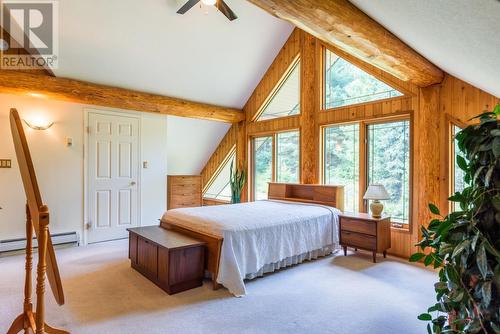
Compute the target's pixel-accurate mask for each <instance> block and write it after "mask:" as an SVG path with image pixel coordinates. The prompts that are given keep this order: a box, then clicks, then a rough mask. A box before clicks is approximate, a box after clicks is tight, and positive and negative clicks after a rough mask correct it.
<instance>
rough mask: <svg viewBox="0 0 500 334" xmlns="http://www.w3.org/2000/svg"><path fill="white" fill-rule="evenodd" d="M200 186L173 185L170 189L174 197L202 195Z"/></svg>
mask: <svg viewBox="0 0 500 334" xmlns="http://www.w3.org/2000/svg"><path fill="white" fill-rule="evenodd" d="M200 189H201V188H200V185H199V184H173V185H172V186H171V187H170V191H171V193H172V195H193V194H199V193H200Z"/></svg>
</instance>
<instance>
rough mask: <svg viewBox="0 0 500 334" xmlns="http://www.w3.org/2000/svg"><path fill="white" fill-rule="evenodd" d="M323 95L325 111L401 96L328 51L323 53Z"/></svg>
mask: <svg viewBox="0 0 500 334" xmlns="http://www.w3.org/2000/svg"><path fill="white" fill-rule="evenodd" d="M324 93H325V96H324V108H325V109H331V108H337V107H344V106H348V105H352V104H358V103H363V102H370V101H377V100H382V99H388V98H391V97H397V96H402V95H403V94H402V93H401V92H399V91H397V90H396V89H394V88H392V87H391V86H389V85H387V84H386V83H384V82H382V81H380V80H378V79H377V78H375V77H374V76H372V75H370V74H368V73H366V72H365V71H363V70H361V69H360V68H358V67H356V66H354V65H353V64H351V63H349V62H347V61H346V60H344V59H342V58H340V57H339V56H337V55H336V54H334V53H333V52H331V51H329V50H326V53H325V92H324Z"/></svg>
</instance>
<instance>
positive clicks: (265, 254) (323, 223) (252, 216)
mask: <svg viewBox="0 0 500 334" xmlns="http://www.w3.org/2000/svg"><path fill="white" fill-rule="evenodd" d="M339 213H340V211H339V210H337V209H335V208H332V207H328V206H322V205H316V204H305V203H296V202H286V201H271V200H269V201H256V202H249V203H241V204H233V205H216V206H206V207H199V208H182V209H174V210H169V211H167V212H166V213H165V214H164V215H163V218H162V219H163V220H166V219H167V217H168V220H172V221H175V223H176V224H178V225H180V226H186V227H189V228H191V229H194V230H196V231H199V232H205V233H210V234H212V235H216V236H222V237H223V238H224V241H223V243H222V253H221V260H220V264H219V275H218V276H217V282H218V283H220V284H222V285H224V286H225V287H226V288H227V289H228V290H229V291H230V292H231V293H232V294H234V295H235V296H243V295H245V294H246V290H245V284H244V282H243V280H244V279H245V278H247V277H252V276H254V274H256V273H258V272H259V271H262V269H263V268H264V266H265V265H269V264H273V263H277V262H279V261H283V260H285V259H287V258H290V257H293V256H297V255H301V254H304V253H307V252H313V251H318V250H323V249H324V248H325V247H335V246H336V245H337V244H338V214H339Z"/></svg>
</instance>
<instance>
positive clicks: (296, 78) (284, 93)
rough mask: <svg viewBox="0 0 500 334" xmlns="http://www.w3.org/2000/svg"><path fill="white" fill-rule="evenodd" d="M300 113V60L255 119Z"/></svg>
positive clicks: (261, 119)
mask: <svg viewBox="0 0 500 334" xmlns="http://www.w3.org/2000/svg"><path fill="white" fill-rule="evenodd" d="M297 114H300V61H297V62H296V63H295V64H294V65H293V66H292V68H291V69H290V71H289V72H288V73H287V74H286V75H285V77H284V78H283V80H282V81H281V83H280V84H279V85H278V86H277V87H276V89H275V90H274V91H273V92H272V94H271V96H270V98H269V100H268V102H267V103H266V104H264V106H263V107H262V111H261V112H260V116H259V117H258V118H257V121H264V120H268V119H274V118H280V117H286V116H292V115H297Z"/></svg>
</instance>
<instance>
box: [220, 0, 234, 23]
mask: <svg viewBox="0 0 500 334" xmlns="http://www.w3.org/2000/svg"><path fill="white" fill-rule="evenodd" d="M216 6H217V9H218V10H220V11H221V12H222V14H224V15H225V16H226V17H227V18H228V19H229V21H233V20H236V19H237V18H238V16H236V14H235V13H234V12H233V11H232V10H231V8H229V6H228V5H227V4H226V3H225V2H224V0H217V5H216Z"/></svg>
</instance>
